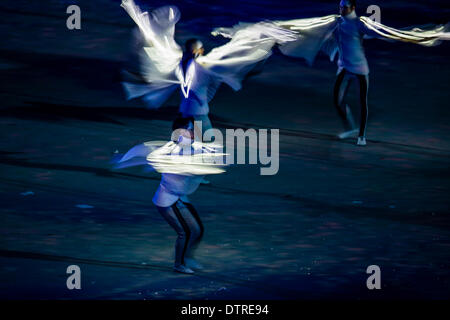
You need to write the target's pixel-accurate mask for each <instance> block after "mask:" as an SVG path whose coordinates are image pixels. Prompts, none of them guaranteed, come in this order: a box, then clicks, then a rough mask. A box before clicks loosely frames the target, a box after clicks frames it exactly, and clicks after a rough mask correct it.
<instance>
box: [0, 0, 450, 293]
mask: <svg viewBox="0 0 450 320" xmlns="http://www.w3.org/2000/svg"><path fill="white" fill-rule="evenodd" d="M137 2H139V3H147V4H148V5H151V6H152V7H157V6H160V5H164V4H168V3H166V2H163V1H148V2H145V1H137ZM359 3H360V4H359V7H360V9H359V10H360V14H361V15H362V14H364V11H365V9H364V8H366V7H367V6H368V5H369V4H372V3H369V2H368V1H360V2H359ZM69 4H78V5H79V6H80V8H81V12H82V19H81V21H82V22H81V23H82V25H81V30H68V29H67V28H66V19H67V17H68V14H66V11H65V10H66V7H67V6H68V5H69ZM119 4H120V1H113V0H111V1H108V0H96V1H68V0H67V1H64V0H59V1H57V0H51V1H42V2H41V1H39V2H37V1H36V2H30V1H22V0H17V1H10V2H2V3H1V4H0V11H1V16H2V18H1V19H0V32H1V34H2V39H3V40H2V41H1V42H0V81H1V88H0V97H1V111H0V124H1V126H0V130H1V135H0V190H1V193H0V203H1V206H0V219H1V222H0V298H1V299H133V300H134V299H147V300H157V299H209V300H212V299H276V300H284V299H352V300H354V299H363V300H364V299H449V298H450V268H449V261H450V212H449V205H450V200H449V187H450V124H449V123H450V108H449V101H450V100H449V98H450V84H449V79H450V61H449V53H450V43H448V42H447V43H442V44H441V45H439V46H436V47H421V46H417V45H413V44H405V43H388V42H384V41H380V40H371V41H367V42H366V43H365V48H366V53H367V57H368V60H369V63H370V67H371V73H370V93H369V123H368V129H367V141H368V144H367V146H366V147H358V146H356V145H355V141H354V139H347V140H338V139H337V138H336V134H337V133H339V132H340V131H342V126H341V123H340V120H339V118H338V117H337V115H336V112H335V110H334V107H333V97H332V88H333V84H334V81H335V77H336V66H335V64H333V63H330V62H329V61H328V60H327V59H326V57H324V56H321V57H319V58H318V60H317V61H316V64H315V65H314V66H313V67H309V66H307V64H306V63H304V61H302V60H299V59H294V58H287V57H284V56H282V55H281V53H280V52H279V51H278V49H276V50H275V52H274V54H273V56H272V57H270V58H269V60H268V61H267V62H266V63H265V65H264V68H263V70H262V71H261V72H259V73H258V74H255V75H253V76H251V77H249V78H248V79H246V80H245V82H244V85H243V89H242V90H240V91H238V92H234V91H233V90H232V89H230V88H229V87H227V86H225V85H223V86H222V87H221V88H220V89H219V91H218V92H217V95H216V97H215V98H214V99H213V100H212V101H211V103H210V107H211V113H210V116H211V120H212V123H213V126H214V127H216V128H219V129H221V130H222V131H224V132H225V130H226V129H227V128H243V129H248V128H255V129H264V128H269V129H279V130H280V140H279V143H280V158H279V172H278V173H277V174H276V175H272V176H263V175H260V174H259V172H260V165H234V166H230V167H229V168H227V171H226V173H224V174H220V175H214V176H210V177H208V180H210V182H211V183H210V184H209V185H201V186H200V188H199V189H198V190H197V192H195V193H194V194H193V195H192V196H191V199H192V202H193V203H194V204H195V206H196V208H197V209H198V211H199V213H200V216H201V217H202V219H203V223H204V225H205V236H204V239H203V242H202V243H201V245H200V247H199V250H198V255H197V258H198V260H199V261H200V262H201V263H202V264H203V265H204V266H205V269H204V270H203V271H199V272H196V273H195V274H194V275H183V274H178V273H174V272H173V270H172V264H173V261H172V257H173V254H174V249H173V244H174V241H175V238H176V234H175V233H174V231H173V230H172V229H171V228H170V227H169V225H167V223H166V222H165V221H164V220H163V218H162V217H161V216H160V215H159V213H158V211H157V210H156V208H155V206H154V205H153V203H152V197H153V194H154V192H155V190H156V189H157V187H158V185H159V181H160V175H159V174H158V173H155V172H147V171H145V170H143V169H142V168H128V169H123V170H115V169H113V168H112V165H111V163H110V161H111V159H112V157H113V155H114V153H115V152H120V153H123V152H126V151H127V150H128V149H129V148H130V147H132V146H134V145H136V144H138V143H141V142H144V141H149V140H168V139H169V137H170V128H171V122H172V121H173V119H174V118H175V116H176V113H177V104H178V99H177V98H178V96H177V95H175V96H174V97H173V98H172V99H171V100H169V101H168V103H167V104H166V106H164V107H163V108H161V109H158V110H149V109H146V108H145V106H144V103H143V102H142V101H140V100H132V101H127V100H126V99H125V96H124V93H123V90H122V87H121V85H120V81H121V70H122V69H123V68H124V66H125V65H126V64H127V63H128V62H129V57H130V39H131V32H132V30H133V26H134V24H133V22H132V21H131V19H130V18H129V17H128V16H127V15H126V13H125V12H124V11H123V10H122V9H121V8H120V6H119ZM169 4H171V3H169ZM173 4H176V5H178V6H179V8H180V11H181V13H182V18H181V21H180V23H179V24H178V25H177V32H176V37H177V39H179V41H180V43H181V42H182V41H183V40H184V39H186V38H189V37H191V36H194V35H195V36H197V37H199V38H200V39H202V41H203V42H204V44H205V47H206V49H207V51H209V50H210V49H211V48H213V47H215V46H217V45H218V44H220V43H223V42H221V40H220V39H216V38H213V37H212V36H210V35H209V31H210V30H211V28H213V27H215V26H222V25H223V26H230V25H233V24H235V23H237V22H239V21H259V20H264V19H293V18H296V17H314V16H323V15H328V14H331V13H335V12H336V8H337V7H338V3H337V1H285V2H283V3H280V2H279V1H275V0H264V1H261V0H259V1H253V0H246V1H222V2H217V3H215V4H214V5H213V4H211V2H210V1H187V0H186V1H184V0H183V1H174V2H173ZM378 5H379V6H380V7H381V10H382V11H381V13H382V19H383V20H382V22H383V23H384V24H387V25H390V26H394V27H402V26H409V25H414V24H418V25H420V24H424V23H427V22H433V23H442V22H445V21H447V22H448V21H450V7H449V5H448V1H443V0H441V1H416V2H414V3H411V2H409V1H395V2H388V1H379V3H378ZM352 93H353V92H352ZM354 96H355V95H353V100H355V98H354ZM353 102H354V101H353ZM353 105H354V104H353ZM356 109H357V108H355V110H356ZM355 112H356V111H355ZM69 265H78V266H79V267H80V268H81V271H82V290H68V289H67V287H66V280H67V277H68V275H67V273H66V269H67V267H68V266H69ZM370 265H377V266H379V267H380V270H381V284H382V288H381V290H368V288H367V286H366V280H367V278H368V277H369V275H368V274H367V273H366V269H367V267H368V266H370Z"/></svg>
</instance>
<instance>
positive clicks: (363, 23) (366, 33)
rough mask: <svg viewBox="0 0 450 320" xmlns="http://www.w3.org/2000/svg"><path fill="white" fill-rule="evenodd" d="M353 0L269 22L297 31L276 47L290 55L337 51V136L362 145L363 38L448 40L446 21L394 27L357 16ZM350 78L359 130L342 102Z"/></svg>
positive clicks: (365, 70) (366, 83) (364, 93)
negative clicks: (327, 11) (318, 13)
mask: <svg viewBox="0 0 450 320" xmlns="http://www.w3.org/2000/svg"><path fill="white" fill-rule="evenodd" d="M355 7H356V1H355V0H342V1H341V2H340V13H341V15H340V16H339V15H330V16H325V17H319V18H308V19H296V20H289V21H274V22H273V23H274V24H275V25H277V26H279V27H282V28H285V29H287V30H291V31H295V32H297V35H298V38H297V40H296V41H289V42H286V43H284V44H282V45H281V46H280V50H281V51H282V52H283V53H284V54H286V55H288V56H293V57H302V58H304V59H306V60H307V61H308V62H309V64H312V63H313V61H314V59H315V57H316V56H317V53H318V52H319V51H323V52H325V53H326V54H328V55H329V57H330V60H331V61H333V60H334V57H335V55H336V53H339V59H338V72H337V74H338V76H337V80H336V84H335V86H334V104H335V106H336V108H337V110H338V113H339V115H340V116H341V118H342V120H343V121H344V125H345V127H346V131H345V132H343V133H342V134H340V135H339V137H340V138H347V137H352V136H356V135H357V136H358V140H357V144H358V145H361V146H363V145H366V124H367V115H368V106H367V92H368V88H369V80H368V74H369V67H368V64H367V60H366V57H365V54H364V49H363V46H362V40H363V38H371V37H376V38H381V39H384V40H397V41H403V42H412V43H416V44H420V45H423V46H433V45H437V44H439V43H440V40H450V33H448V32H446V31H447V30H448V29H449V25H446V26H432V27H428V28H426V29H425V28H423V29H421V28H417V27H414V28H406V29H401V30H398V29H394V28H390V27H387V26H384V25H382V24H380V23H377V22H374V21H372V20H370V19H369V18H368V17H358V16H357V15H356V13H355ZM239 30H240V28H239V27H234V28H228V29H227V28H218V29H215V32H216V33H218V34H221V35H223V36H225V37H232V36H233V35H234V34H235V33H236V32H238V31H239ZM352 80H357V81H358V83H359V88H360V104H361V122H360V127H359V130H358V129H356V126H355V124H354V121H353V117H352V115H351V113H350V108H349V107H348V106H347V105H344V100H345V96H346V94H347V90H348V87H349V85H350V83H351V82H352Z"/></svg>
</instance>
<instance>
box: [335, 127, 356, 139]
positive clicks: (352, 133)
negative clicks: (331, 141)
mask: <svg viewBox="0 0 450 320" xmlns="http://www.w3.org/2000/svg"><path fill="white" fill-rule="evenodd" d="M358 132H359V130H358V129H352V130H349V131H344V132H342V133H340V134H338V138H339V139H347V138H356V137H357V136H358Z"/></svg>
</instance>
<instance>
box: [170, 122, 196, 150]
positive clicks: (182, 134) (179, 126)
mask: <svg viewBox="0 0 450 320" xmlns="http://www.w3.org/2000/svg"><path fill="white" fill-rule="evenodd" d="M172 141H176V142H181V143H192V142H193V141H194V118H193V117H182V116H179V117H178V118H176V119H175V121H174V122H173V123H172Z"/></svg>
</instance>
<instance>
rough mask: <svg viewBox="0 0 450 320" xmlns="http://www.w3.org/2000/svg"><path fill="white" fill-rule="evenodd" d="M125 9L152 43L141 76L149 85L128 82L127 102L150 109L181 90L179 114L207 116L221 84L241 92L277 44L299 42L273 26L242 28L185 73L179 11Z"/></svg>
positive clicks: (128, 1) (125, 2)
mask: <svg viewBox="0 0 450 320" xmlns="http://www.w3.org/2000/svg"><path fill="white" fill-rule="evenodd" d="M121 6H122V7H123V8H124V9H125V10H126V11H127V12H128V14H129V15H130V17H131V18H132V19H133V20H134V21H135V22H136V24H137V25H138V27H139V29H140V30H141V33H142V35H143V37H144V38H145V41H146V43H147V46H146V47H145V48H144V50H145V55H143V57H142V59H141V73H142V75H143V77H144V79H145V81H146V82H147V83H148V84H146V85H142V84H133V83H129V82H124V83H123V85H124V88H125V91H126V93H127V97H128V98H129V99H131V98H135V97H140V96H142V97H143V98H144V100H145V101H146V102H147V105H148V106H149V107H153V108H158V107H160V106H161V105H162V104H163V103H164V101H165V100H166V99H167V98H168V97H169V96H170V94H171V93H172V92H173V91H174V89H175V88H177V87H179V88H180V89H181V91H182V94H183V97H184V100H189V101H183V102H182V105H181V108H182V109H183V110H180V111H182V113H184V114H189V115H198V114H207V113H208V111H209V108H208V102H209V101H210V100H211V99H212V98H213V97H214V94H215V92H216V90H217V88H218V87H219V85H220V83H222V82H224V83H226V84H228V85H229V86H230V87H232V88H233V89H234V90H239V89H240V88H241V82H242V80H243V78H244V77H245V75H246V74H247V73H248V72H249V71H250V70H251V69H252V68H253V67H254V66H255V65H256V64H257V63H258V62H260V61H263V60H265V59H267V58H268V57H269V56H270V55H271V49H272V47H273V46H274V45H275V44H276V43H278V44H282V43H285V42H287V41H293V40H295V39H297V38H296V37H295V35H294V34H295V33H294V32H293V31H290V30H287V29H283V28H280V27H278V26H276V25H275V24H274V23H271V22H260V23H255V24H241V25H239V27H238V28H236V30H235V32H234V33H233V35H232V36H231V37H230V38H231V39H230V41H229V42H228V43H226V44H225V45H223V46H220V47H217V48H215V49H213V50H212V51H211V52H209V53H208V54H207V55H205V56H199V57H197V58H195V59H193V61H190V62H189V63H188V67H187V68H186V74H185V73H184V72H183V68H182V67H181V65H180V62H181V59H182V55H183V53H182V50H181V49H180V47H179V46H178V45H177V43H176V42H175V40H174V29H175V24H176V22H177V21H178V20H179V17H180V13H179V10H178V9H177V8H176V7H174V6H167V7H162V8H159V9H156V10H154V11H152V12H151V13H150V14H149V13H147V12H141V11H140V9H139V7H137V6H136V5H135V4H134V2H133V0H122V4H121ZM191 93H193V94H192V95H191Z"/></svg>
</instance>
